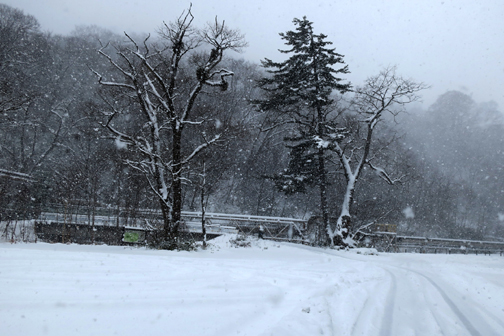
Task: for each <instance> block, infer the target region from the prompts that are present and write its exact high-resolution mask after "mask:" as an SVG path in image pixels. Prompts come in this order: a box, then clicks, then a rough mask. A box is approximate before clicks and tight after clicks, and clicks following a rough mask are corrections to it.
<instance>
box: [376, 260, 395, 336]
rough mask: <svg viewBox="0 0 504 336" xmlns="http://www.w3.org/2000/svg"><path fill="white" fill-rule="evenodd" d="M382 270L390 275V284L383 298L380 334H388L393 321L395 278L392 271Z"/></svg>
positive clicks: (381, 335) (384, 335) (382, 335)
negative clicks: (384, 298) (383, 310)
mask: <svg viewBox="0 0 504 336" xmlns="http://www.w3.org/2000/svg"><path fill="white" fill-rule="evenodd" d="M383 270H384V271H385V272H387V273H388V275H389V276H390V279H391V284H390V289H389V291H388V293H387V299H386V300H385V313H384V314H383V319H382V324H381V329H380V336H390V334H391V330H392V326H393V321H394V306H395V301H396V293H397V280H396V277H395V275H394V274H393V273H392V272H390V271H388V270H386V269H383Z"/></svg>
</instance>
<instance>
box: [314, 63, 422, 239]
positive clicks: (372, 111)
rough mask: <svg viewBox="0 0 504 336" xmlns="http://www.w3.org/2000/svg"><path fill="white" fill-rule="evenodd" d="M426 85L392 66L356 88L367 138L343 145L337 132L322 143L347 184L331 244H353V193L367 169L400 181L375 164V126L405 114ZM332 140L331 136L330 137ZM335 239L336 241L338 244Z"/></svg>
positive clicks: (355, 104) (355, 101)
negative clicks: (390, 115)
mask: <svg viewBox="0 0 504 336" xmlns="http://www.w3.org/2000/svg"><path fill="white" fill-rule="evenodd" d="M425 88H426V86H425V85H424V84H421V83H420V84H418V83H415V82H413V81H411V80H409V79H405V78H403V77H401V76H399V75H397V74H396V69H395V67H389V68H386V69H384V70H383V71H382V72H380V74H379V75H377V76H374V77H370V78H368V79H367V80H366V82H365V85H364V86H362V87H358V88H356V89H355V96H354V99H353V107H354V108H355V112H356V113H357V115H358V116H359V117H360V122H361V123H363V124H364V125H365V137H364V139H363V140H362V141H355V139H349V140H348V141H343V142H341V140H340V138H339V136H340V134H341V132H340V131H339V130H338V131H337V132H335V133H334V136H333V138H334V139H335V141H327V140H324V139H320V140H319V147H328V148H331V149H332V150H333V151H334V152H335V153H336V155H337V157H338V159H339V161H340V163H341V166H342V167H343V172H344V176H345V181H346V190H345V195H344V197H343V202H342V204H341V206H340V209H341V210H340V214H339V217H338V220H337V223H336V227H335V228H334V229H333V228H332V227H331V224H329V225H327V233H328V235H329V238H330V240H331V244H332V245H334V244H335V243H336V244H338V245H353V239H352V235H351V207H352V203H353V198H354V192H355V188H356V185H357V182H358V180H359V178H360V177H361V175H362V172H363V169H364V166H368V167H370V168H371V169H372V170H374V171H375V172H376V173H377V174H378V175H379V176H380V177H381V178H383V179H384V180H385V181H386V182H387V183H389V184H394V183H395V182H397V181H398V180H399V179H396V180H394V179H392V178H391V177H390V176H389V175H388V174H387V172H386V171H385V170H384V169H382V168H380V167H377V166H375V165H374V164H373V159H374V156H373V155H372V151H371V145H372V144H373V140H374V132H375V130H376V126H377V125H378V124H379V123H380V122H381V121H382V120H383V119H384V116H385V114H387V113H390V114H392V115H393V116H396V115H398V114H399V113H401V112H404V111H405V105H406V104H408V103H412V102H414V101H417V100H418V99H419V98H420V97H419V96H418V92H419V91H420V90H422V89H425ZM329 138H331V136H329ZM335 240H336V242H335Z"/></svg>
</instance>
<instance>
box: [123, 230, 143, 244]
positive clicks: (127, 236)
mask: <svg viewBox="0 0 504 336" xmlns="http://www.w3.org/2000/svg"><path fill="white" fill-rule="evenodd" d="M139 238H140V234H139V233H138V232H134V231H126V232H124V238H123V241H125V242H126V243H138V240H139Z"/></svg>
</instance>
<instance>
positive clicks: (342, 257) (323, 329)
mask: <svg viewBox="0 0 504 336" xmlns="http://www.w3.org/2000/svg"><path fill="white" fill-rule="evenodd" d="M229 239H230V237H229V236H225V237H220V238H218V239H217V240H215V241H214V245H213V246H212V248H211V249H209V250H206V251H198V252H170V251H154V250H146V249H136V248H125V247H117V246H115V247H114V246H79V245H61V244H54V245H50V244H45V243H37V244H9V243H1V244H0V334H1V335H10V336H15V335H23V336H28V335H65V336H68V335H122V336H126V335H149V336H152V335H164V336H166V335H180V336H185V335H198V336H202V335H216V336H225V335H276V336H279V335H289V336H291V335H303V336H306V335H398V336H408V335H429V336H431V335H482V336H487V335H504V257H500V256H495V255H493V256H481V255H480V256H474V255H425V254H424V255H420V254H384V253H381V254H379V255H366V254H364V252H367V251H365V250H363V251H360V252H361V254H358V253H357V251H355V250H354V251H350V252H346V251H334V250H322V249H316V248H311V247H306V246H301V245H294V244H287V243H275V242H271V241H257V240H252V244H251V245H252V246H251V247H247V248H235V247H234V246H233V245H232V244H230V243H229Z"/></svg>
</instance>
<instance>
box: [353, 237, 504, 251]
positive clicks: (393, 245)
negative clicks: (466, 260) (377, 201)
mask: <svg viewBox="0 0 504 336" xmlns="http://www.w3.org/2000/svg"><path fill="white" fill-rule="evenodd" d="M361 242H364V244H365V245H370V246H372V247H375V248H377V249H378V250H382V251H384V252H418V253H447V254H451V253H457V254H468V253H474V254H500V255H504V242H497V241H483V240H469V239H450V238H428V237H412V236H399V235H397V234H395V233H390V232H375V233H368V234H365V235H364V237H363V239H361Z"/></svg>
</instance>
